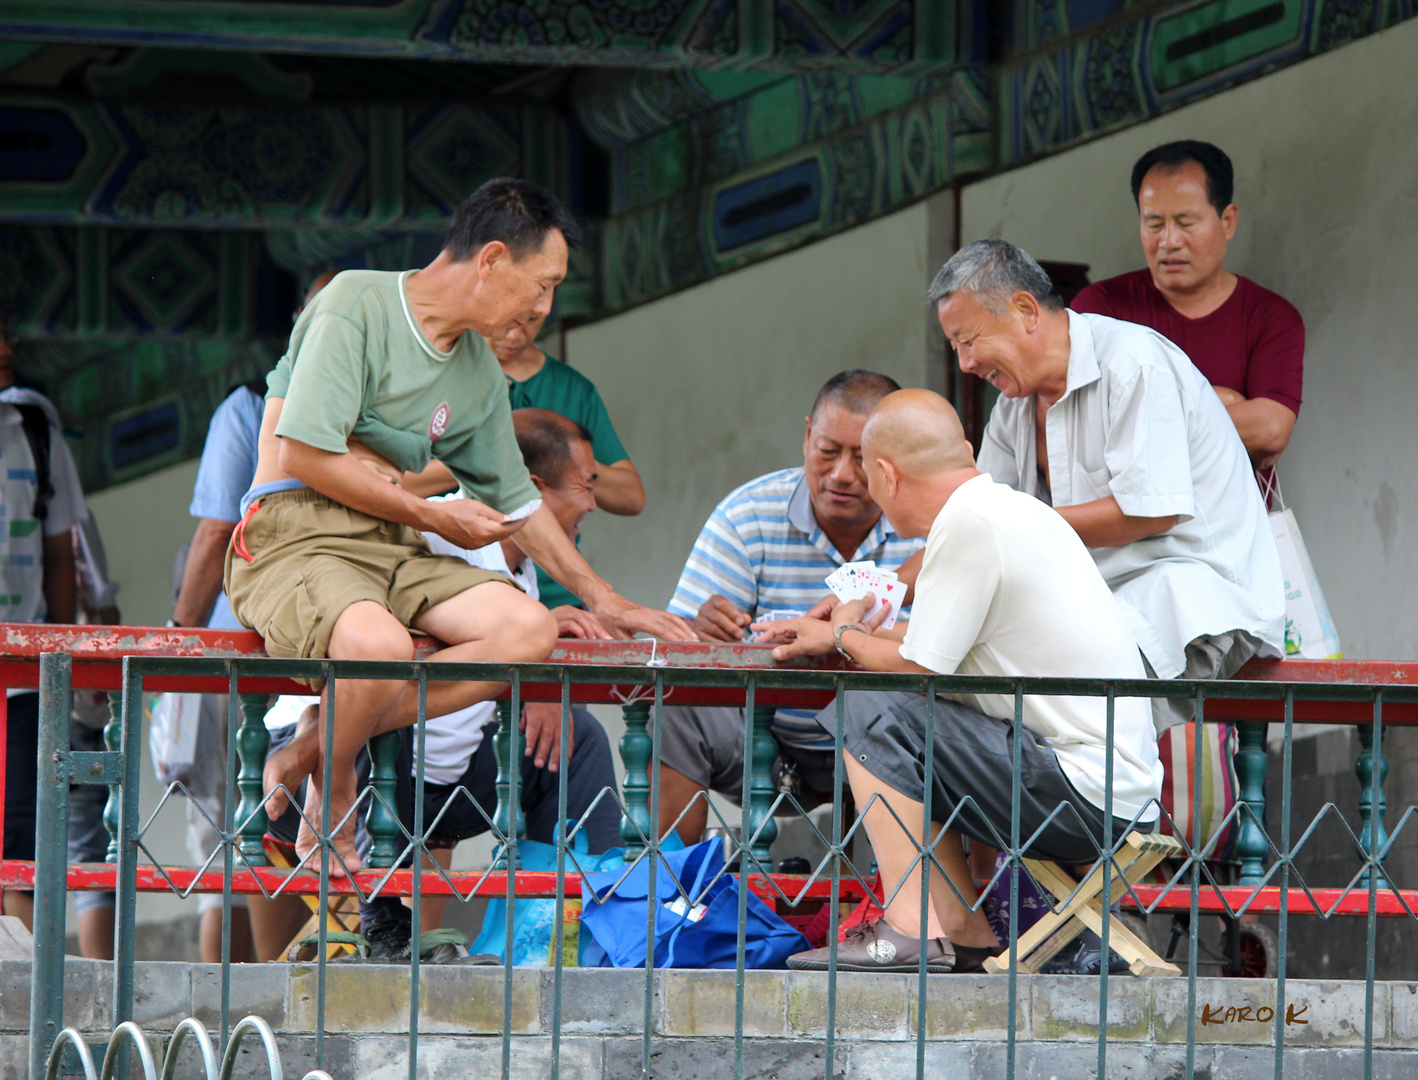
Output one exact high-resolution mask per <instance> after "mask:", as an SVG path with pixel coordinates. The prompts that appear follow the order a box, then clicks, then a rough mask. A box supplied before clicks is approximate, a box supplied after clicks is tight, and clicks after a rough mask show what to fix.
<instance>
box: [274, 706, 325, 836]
mask: <svg viewBox="0 0 1418 1080" xmlns="http://www.w3.org/2000/svg"><path fill="white" fill-rule="evenodd" d="M319 718H320V710H319V709H318V708H317V707H316V706H314V705H307V706H306V707H305V709H304V711H302V712H301V714H300V718H299V719H298V720H297V721H296V722H295V735H294V737H292V739H291V741H290V742H288V743H286V744H285V746H283V747H281V748H280V749H279V750H277V751H276V752H275V753H274V754H271V755H269V756H268V757H267V758H266V767H265V768H264V769H262V770H261V787H262V789H263V790H264V791H265V792H266V816H267V817H269V818H270V819H271V820H272V821H275V820H276V818H278V817H280V816H281V815H282V814H284V813H285V812H286V807H288V806H290V797H289V796H288V795H287V794H286V791H289V792H291V793H292V794H294V792H295V791H296V789H297V788H299V787H300V782H301V781H302V780H304V779H305V778H306V777H307V776H309V775H310V774H311V773H313V772H314V771H315V769H316V768H317V767H318V766H319V764H320V725H319ZM282 784H284V785H285V788H286V790H284V791H283V790H281V785H282ZM316 805H317V806H318V805H319V804H318V803H317V804H316Z"/></svg>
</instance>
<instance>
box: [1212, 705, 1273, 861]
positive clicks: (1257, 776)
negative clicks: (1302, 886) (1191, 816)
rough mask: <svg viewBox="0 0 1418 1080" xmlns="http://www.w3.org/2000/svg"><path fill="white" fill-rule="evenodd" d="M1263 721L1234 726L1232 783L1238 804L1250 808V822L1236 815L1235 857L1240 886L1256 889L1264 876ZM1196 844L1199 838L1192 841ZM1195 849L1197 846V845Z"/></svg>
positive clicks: (1242, 816)
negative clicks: (1235, 741)
mask: <svg viewBox="0 0 1418 1080" xmlns="http://www.w3.org/2000/svg"><path fill="white" fill-rule="evenodd" d="M1268 726H1269V725H1267V724H1266V723H1265V722H1264V721H1261V722H1251V723H1244V724H1237V725H1236V738H1237V741H1238V745H1237V747H1236V780H1237V783H1238V784H1239V787H1240V791H1239V792H1237V794H1238V795H1239V797H1240V800H1241V801H1242V802H1244V803H1245V804H1247V805H1248V806H1249V807H1250V808H1251V813H1252V814H1254V818H1252V817H1251V816H1249V815H1247V814H1245V813H1242V814H1240V815H1239V822H1238V824H1239V826H1240V828H1239V831H1238V832H1237V834H1236V855H1237V857H1238V858H1239V859H1240V863H1241V884H1242V885H1259V884H1260V883H1261V879H1262V878H1263V877H1264V876H1265V853H1266V851H1267V849H1268V845H1267V843H1266V834H1265V829H1264V823H1265V764H1266V754H1265V732H1266V728H1267V727H1268ZM1196 839H1197V840H1198V841H1199V840H1200V837H1197V838H1196ZM1198 846H1199V845H1198Z"/></svg>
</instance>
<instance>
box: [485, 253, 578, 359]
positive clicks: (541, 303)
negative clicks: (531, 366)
mask: <svg viewBox="0 0 1418 1080" xmlns="http://www.w3.org/2000/svg"><path fill="white" fill-rule="evenodd" d="M567 251H568V249H567V246H566V238H565V237H563V236H562V235H561V230H559V229H553V230H552V231H551V232H549V233H547V235H546V239H544V240H543V241H542V247H541V250H540V251H529V252H527V254H525V255H523V256H522V257H521V258H520V259H519V258H515V257H514V256H513V255H512V253H511V252H510V251H507V250H504V251H503V253H502V255H501V256H500V257H499V258H497V259H496V260H495V261H493V262H492V264H491V265H490V266H489V268H488V271H487V277H486V278H485V279H484V282H483V291H482V294H481V297H480V299H482V301H483V303H484V305H485V306H484V308H483V310H484V312H485V313H486V318H485V322H486V324H487V325H489V326H491V327H492V330H491V332H489V333H488V335H487V336H488V337H489V338H490V339H501V338H503V337H505V336H506V335H507V334H509V333H510V332H511V331H512V330H514V329H515V328H517V327H520V326H526V325H528V324H530V323H531V322H533V321H536V320H545V319H546V317H547V316H548V315H549V314H551V301H552V295H553V293H554V292H555V290H556V287H557V286H558V285H560V284H561V282H562V280H563V279H564V278H565V277H566V256H567Z"/></svg>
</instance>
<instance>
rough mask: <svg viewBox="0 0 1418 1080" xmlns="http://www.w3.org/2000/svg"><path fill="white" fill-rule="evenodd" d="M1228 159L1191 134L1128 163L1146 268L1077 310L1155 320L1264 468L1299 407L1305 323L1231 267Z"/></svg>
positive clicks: (1115, 281)
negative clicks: (1204, 380) (1228, 256)
mask: <svg viewBox="0 0 1418 1080" xmlns="http://www.w3.org/2000/svg"><path fill="white" fill-rule="evenodd" d="M1232 187H1233V174H1232V169H1231V159H1230V158H1229V157H1227V156H1226V154H1225V152H1223V151H1222V150H1220V149H1219V148H1217V147H1215V146H1212V145H1211V144H1210V143H1204V142H1197V141H1195V140H1192V139H1185V140H1182V141H1181V142H1173V143H1167V144H1165V145H1163V146H1159V147H1157V148H1156V149H1154V150H1149V151H1148V152H1147V153H1145V154H1143V155H1142V157H1141V158H1139V159H1138V161H1137V164H1136V165H1134V166H1133V169H1132V193H1133V198H1134V199H1135V200H1136V201H1137V209H1138V213H1139V215H1140V217H1141V232H1142V252H1143V255H1144V256H1145V257H1146V259H1147V269H1146V270H1135V271H1133V272H1132V273H1128V274H1121V275H1119V276H1118V277H1115V278H1108V279H1107V280H1106V281H1099V282H1096V283H1094V284H1092V285H1089V286H1088V287H1087V288H1086V289H1084V290H1083V291H1082V292H1080V293H1079V294H1078V296H1076V297H1075V298H1074V301H1073V305H1072V306H1073V309H1074V310H1075V311H1078V312H1091V313H1093V314H1098V315H1110V316H1112V317H1113V318H1115V319H1126V320H1127V321H1128V322H1135V323H1141V324H1142V325H1143V326H1150V327H1151V328H1152V329H1154V330H1156V331H1157V332H1158V333H1160V334H1162V335H1163V336H1164V337H1166V338H1168V339H1169V340H1170V341H1172V342H1173V343H1174V344H1176V345H1177V346H1178V347H1179V348H1181V350H1182V351H1183V352H1185V353H1186V354H1187V356H1189V357H1190V358H1191V361H1192V363H1193V364H1195V365H1196V366H1197V367H1198V368H1199V369H1201V373H1202V374H1203V375H1205V376H1206V378H1207V381H1209V382H1210V383H1211V384H1212V386H1213V387H1215V389H1216V393H1217V395H1218V396H1219V397H1220V398H1221V403H1222V404H1223V405H1225V406H1226V410H1227V412H1229V413H1230V414H1231V420H1232V421H1233V422H1234V423H1235V425H1236V430H1237V431H1239V432H1240V435H1241V441H1242V442H1244V443H1245V444H1246V450H1247V451H1248V452H1249V453H1250V456H1251V461H1252V462H1253V463H1254V464H1255V467H1256V469H1257V470H1260V471H1262V472H1264V471H1267V470H1269V469H1270V468H1271V467H1272V466H1274V464H1275V462H1276V460H1277V459H1278V458H1279V457H1280V454H1281V452H1282V451H1283V450H1284V449H1285V447H1286V446H1287V445H1288V444H1289V442H1290V433H1291V432H1292V431H1293V430H1294V427H1295V418H1296V416H1297V415H1298V414H1299V412H1300V390H1301V382H1302V376H1303V369H1304V357H1305V324H1304V322H1303V321H1302V320H1301V318H1300V313H1299V312H1298V311H1296V310H1295V307H1294V305H1293V304H1291V303H1290V302H1289V301H1288V300H1286V299H1285V298H1284V297H1282V296H1278V295H1277V294H1275V293H1273V292H1271V291H1270V290H1269V289H1265V288H1262V287H1261V286H1259V285H1257V284H1256V283H1255V282H1254V281H1251V280H1250V279H1249V278H1244V277H1241V276H1240V275H1239V274H1233V273H1231V272H1230V271H1228V270H1227V269H1226V267H1225V262H1226V245H1227V243H1228V242H1229V241H1230V239H1231V237H1232V236H1234V235H1235V233H1236V218H1237V214H1238V211H1237V209H1236V205H1235V204H1234V203H1233V202H1232V201H1231V194H1232Z"/></svg>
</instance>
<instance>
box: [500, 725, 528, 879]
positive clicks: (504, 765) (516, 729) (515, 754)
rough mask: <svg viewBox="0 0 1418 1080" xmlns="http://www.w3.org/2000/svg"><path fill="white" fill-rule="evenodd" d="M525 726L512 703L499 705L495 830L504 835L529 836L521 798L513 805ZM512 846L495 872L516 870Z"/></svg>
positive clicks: (504, 854)
mask: <svg viewBox="0 0 1418 1080" xmlns="http://www.w3.org/2000/svg"><path fill="white" fill-rule="evenodd" d="M521 735H522V731H521V725H520V724H519V723H518V722H517V721H514V720H513V718H512V703H511V702H510V701H499V702H498V703H497V734H496V736H494V738H493V744H492V745H493V751H494V753H495V754H496V755H497V809H496V810H495V811H494V812H493V815H492V824H493V827H494V828H495V829H496V830H497V832H498V833H500V834H501V835H502V836H516V837H517V838H518V839H521V838H522V837H524V836H526V835H527V820H526V818H524V817H523V816H522V806H521V799H518V800H517V803H518V805H516V806H513V805H512V770H513V769H514V768H518V767H520V762H521V759H522V739H521ZM508 850H509V849H508V847H507V845H505V844H504V845H503V847H502V853H501V854H500V855H498V857H497V861H496V862H495V863H493V869H494V870H516V869H517V867H516V866H509V865H508V863H509V861H510V860H509V859H508V857H507V856H508Z"/></svg>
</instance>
